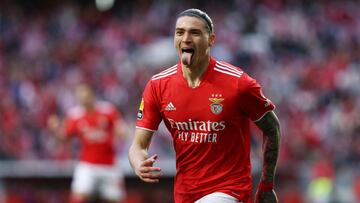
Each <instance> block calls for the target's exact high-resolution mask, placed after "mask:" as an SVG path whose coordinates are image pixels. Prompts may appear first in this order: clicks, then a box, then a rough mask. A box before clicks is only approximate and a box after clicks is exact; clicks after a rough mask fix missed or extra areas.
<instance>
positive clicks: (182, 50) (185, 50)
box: [181, 48, 195, 54]
mask: <svg viewBox="0 0 360 203" xmlns="http://www.w3.org/2000/svg"><path fill="white" fill-rule="evenodd" d="M181 52H182V53H189V54H193V53H194V52H195V50H194V49H193V48H182V49H181Z"/></svg>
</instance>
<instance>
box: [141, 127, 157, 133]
mask: <svg viewBox="0 0 360 203" xmlns="http://www.w3.org/2000/svg"><path fill="white" fill-rule="evenodd" d="M136 128H138V129H143V130H147V131H151V132H155V131H156V130H152V129H149V128H143V127H139V126H136Z"/></svg>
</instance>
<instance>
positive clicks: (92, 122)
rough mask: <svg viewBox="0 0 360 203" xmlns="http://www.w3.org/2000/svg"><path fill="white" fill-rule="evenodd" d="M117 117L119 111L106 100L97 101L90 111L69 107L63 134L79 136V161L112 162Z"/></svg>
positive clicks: (78, 107) (109, 163)
mask: <svg viewBox="0 0 360 203" xmlns="http://www.w3.org/2000/svg"><path fill="white" fill-rule="evenodd" d="M119 119H120V114H119V112H118V111H117V109H116V108H115V107H114V106H113V105H112V104H110V103H108V102H97V103H96V104H95V108H94V111H91V112H89V111H86V110H85V109H84V108H83V107H81V106H77V107H74V108H72V109H70V111H69V112H68V113H67V117H66V119H65V132H66V133H65V134H66V136H74V135H75V136H78V137H79V138H80V144H81V151H80V160H81V161H85V162H89V163H95V164H106V165H111V164H113V163H114V159H115V146H114V127H115V123H116V122H117V121H118V120H119Z"/></svg>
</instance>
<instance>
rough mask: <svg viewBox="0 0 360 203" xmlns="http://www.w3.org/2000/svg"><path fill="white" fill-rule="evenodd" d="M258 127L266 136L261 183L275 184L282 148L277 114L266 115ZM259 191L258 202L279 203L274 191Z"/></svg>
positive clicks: (258, 122)
mask: <svg viewBox="0 0 360 203" xmlns="http://www.w3.org/2000/svg"><path fill="white" fill-rule="evenodd" d="M256 125H257V126H258V127H259V128H260V129H261V130H262V132H263V134H264V147H263V148H264V161H263V169H262V173H261V182H263V183H265V184H273V183H274V179H275V172H276V164H277V160H278V156H279V148H280V123H279V120H278V118H277V116H276V115H275V113H274V112H273V111H271V112H268V113H266V115H265V116H264V117H263V118H262V119H261V120H259V121H257V122H256ZM259 190H261V188H259ZM259 190H258V194H257V196H258V197H257V202H260V203H261V202H277V198H276V194H275V192H274V191H273V190H267V191H266V190H264V191H259Z"/></svg>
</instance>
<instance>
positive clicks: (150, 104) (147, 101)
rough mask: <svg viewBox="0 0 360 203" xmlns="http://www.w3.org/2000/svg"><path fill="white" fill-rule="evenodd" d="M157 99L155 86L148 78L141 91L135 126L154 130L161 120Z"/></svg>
mask: <svg viewBox="0 0 360 203" xmlns="http://www.w3.org/2000/svg"><path fill="white" fill-rule="evenodd" d="M157 101H158V99H157V97H156V92H155V88H154V87H153V83H152V81H151V80H150V81H149V82H148V83H147V85H146V87H145V90H144V92H143V97H142V99H141V103H140V106H139V111H138V114H137V121H136V128H143V129H146V130H150V131H156V130H157V129H158V126H159V124H160V122H161V119H162V118H161V114H160V110H159V104H158V102H157Z"/></svg>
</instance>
